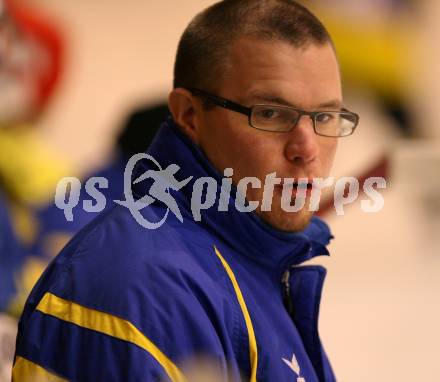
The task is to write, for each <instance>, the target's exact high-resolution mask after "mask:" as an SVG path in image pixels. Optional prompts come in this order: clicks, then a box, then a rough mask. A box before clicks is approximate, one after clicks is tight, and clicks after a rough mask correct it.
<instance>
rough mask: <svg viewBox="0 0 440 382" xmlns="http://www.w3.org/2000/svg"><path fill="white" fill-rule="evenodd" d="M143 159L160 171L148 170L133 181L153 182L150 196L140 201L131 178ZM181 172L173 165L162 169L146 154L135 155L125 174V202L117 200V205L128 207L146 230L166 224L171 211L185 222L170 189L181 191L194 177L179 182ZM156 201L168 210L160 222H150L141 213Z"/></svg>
mask: <svg viewBox="0 0 440 382" xmlns="http://www.w3.org/2000/svg"><path fill="white" fill-rule="evenodd" d="M141 159H148V160H150V161H151V162H153V163H154V164H155V165H156V167H157V168H158V169H157V170H151V169H150V170H147V171H145V172H144V173H143V174H142V175H141V176H140V177H138V178H137V179H135V180H134V181H133V184H137V183H140V182H142V181H144V180H146V179H151V180H153V184H152V185H151V187H150V190H149V192H148V194H147V195H144V196H143V197H142V198H140V199H138V200H134V197H133V191H132V188H131V177H132V174H133V170H134V166H135V165H136V163H137V162H138V161H139V160H141ZM179 170H180V167H179V166H178V165H176V164H171V165H169V166H168V167H167V168H165V169H162V167H161V165H160V164H159V162H157V161H156V160H155V159H154V158H153V157H152V156H151V155H148V154H145V153H139V154H136V155H133V156H132V157H131V158H130V160H129V161H128V163H127V166H126V167H125V172H124V196H125V200H115V203H118V204H120V205H121V206H124V207H127V208H128V209H129V210H130V213H131V215H132V216H133V217H134V218H135V220H136V221H137V222H138V223H139V224H140V225H141V226H142V227H144V228H148V229H156V228H159V227H160V226H161V225H162V224H163V223H165V220H166V219H167V217H168V213H169V212H170V211H171V212H172V213H173V214H174V215H175V216H176V217H177V219H179V221H180V222H183V217H182V213H181V212H180V209H179V206H178V204H177V202H176V200H175V199H174V197H173V196H172V195H171V194H170V189H172V190H174V191H179V190H180V189H181V188H183V187H185V185H186V184H188V182H189V181H190V180H191V179H192V176H190V177H189V178H187V179H185V180H182V181H180V182H179V181H177V179H176V177H175V175H176V173H177V171H179ZM156 201H159V202H162V203H163V204H165V206H166V207H167V209H166V212H165V214H164V216H163V217H162V219H161V220H159V221H158V222H150V221H148V220H147V219H145V218H144V216H143V215H142V214H141V212H140V211H141V210H142V209H143V208H145V207H148V206H149V205H150V204H152V203H154V202H156Z"/></svg>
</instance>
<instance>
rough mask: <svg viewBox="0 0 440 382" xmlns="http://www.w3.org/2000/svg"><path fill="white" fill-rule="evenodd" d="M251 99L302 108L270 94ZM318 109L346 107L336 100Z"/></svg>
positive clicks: (255, 96)
mask: <svg viewBox="0 0 440 382" xmlns="http://www.w3.org/2000/svg"><path fill="white" fill-rule="evenodd" d="M251 98H252V99H255V100H260V101H263V102H269V103H275V104H277V105H282V106H290V107H294V108H297V109H300V107H298V105H294V104H292V103H291V102H288V101H286V100H285V99H283V98H280V97H277V96H272V95H269V94H253V95H251ZM316 108H318V109H320V108H335V109H338V110H342V109H343V108H344V105H343V102H342V101H340V100H337V99H334V100H330V101H326V102H322V103H320V104H319V105H317V106H316Z"/></svg>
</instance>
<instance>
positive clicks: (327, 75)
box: [220, 37, 342, 108]
mask: <svg viewBox="0 0 440 382" xmlns="http://www.w3.org/2000/svg"><path fill="white" fill-rule="evenodd" d="M227 62H228V63H227V65H226V67H225V71H224V75H223V78H222V82H221V86H220V88H221V90H222V94H224V95H228V96H235V97H236V98H235V99H237V100H240V101H242V102H251V101H252V100H253V98H255V96H259V95H261V94H263V95H272V96H274V97H278V98H283V99H286V100H287V101H288V102H290V103H292V104H295V105H296V106H301V107H304V108H309V107H313V106H314V105H317V104H322V103H325V102H327V101H329V100H335V99H336V100H338V99H339V100H341V102H342V90H341V79H340V74H339V66H338V62H337V59H336V55H335V52H334V50H333V47H332V46H331V45H330V44H324V45H318V44H308V45H306V46H304V47H295V46H292V45H290V44H288V43H287V42H283V41H266V40H261V39H256V38H250V37H246V38H240V39H238V40H236V41H235V42H234V43H233V44H232V47H231V50H230V54H229V57H228V60H227Z"/></svg>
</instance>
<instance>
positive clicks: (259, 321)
mask: <svg viewBox="0 0 440 382" xmlns="http://www.w3.org/2000/svg"><path fill="white" fill-rule="evenodd" d="M149 153H150V155H152V156H153V157H154V158H155V159H156V160H157V161H158V162H159V163H160V164H161V166H162V168H165V167H167V166H168V165H170V164H173V163H174V164H178V165H179V166H180V170H179V171H178V172H177V174H176V178H178V179H179V180H181V179H182V180H183V179H186V178H188V177H189V176H193V177H194V178H193V179H192V181H191V182H190V183H188V184H187V185H186V186H185V187H184V188H183V189H182V190H180V191H172V190H170V194H171V195H172V196H173V197H174V198H175V199H176V201H177V203H178V206H179V209H180V211H181V213H182V216H183V223H182V222H181V221H179V220H178V219H177V218H176V217H175V216H174V215H173V214H172V213H170V214H169V215H168V218H167V220H166V222H165V224H163V225H162V226H161V227H160V228H158V229H155V230H149V229H145V228H143V227H142V226H141V225H139V224H138V223H137V222H136V221H135V219H134V218H133V217H132V215H131V213H130V211H129V210H128V209H127V208H125V207H123V206H116V207H115V208H113V209H111V210H110V211H107V212H106V213H104V214H102V215H100V216H99V217H98V218H97V219H96V220H95V221H93V222H92V223H91V224H89V225H88V226H87V227H85V228H84V229H83V230H82V231H81V232H80V233H79V234H78V235H76V237H75V238H74V239H73V240H72V241H71V242H70V243H69V244H68V245H67V246H66V247H65V248H64V250H63V251H62V252H61V253H60V254H59V255H58V256H57V258H56V259H55V260H54V261H53V262H52V264H51V265H50V266H49V268H48V269H47V270H46V272H45V273H44V274H43V276H42V277H41V279H40V280H39V282H38V283H37V285H36V286H35V288H34V290H33V291H32V293H31V295H30V297H29V299H28V301H27V304H26V307H25V310H24V312H23V315H22V317H21V320H20V324H19V334H18V338H17V349H16V358H15V365H14V370H13V373H14V377H13V378H14V381H20V382H21V381H26V376H30V375H33V374H36V375H41V376H42V377H45V378H47V379H49V378H52V379H49V380H57V381H58V380H60V381H63V380H68V381H93V382H95V381H106V382H107V381H169V380H171V381H184V380H185V376H184V371H183V370H182V365H184V364H185V363H186V362H188V361H189V360H191V359H192V358H194V357H198V356H204V357H206V356H208V357H209V358H210V360H211V361H212V362H213V364H214V365H215V367H216V368H217V369H218V371H219V372H220V373H222V375H223V376H224V380H225V381H226V380H232V381H239V380H245V381H257V380H258V381H271V382H283V381H286V382H287V381H289V382H290V381H297V382H301V381H302V382H304V381H306V382H318V381H326V382H330V381H334V380H335V379H334V376H333V373H332V371H331V367H330V365H329V362H328V360H327V357H326V355H325V353H324V351H323V348H322V346H321V342H320V339H319V336H318V312H319V304H320V297H321V290H322V286H323V281H324V277H325V270H324V268H322V267H320V266H299V265H300V264H301V263H302V262H304V261H305V260H308V259H311V258H313V257H315V256H319V255H328V252H327V249H326V247H325V246H326V245H327V244H328V242H329V240H330V239H331V234H330V232H329V229H328V227H327V226H326V224H325V223H323V222H322V221H321V220H319V219H318V218H313V220H312V222H311V224H310V225H309V226H308V227H307V228H306V230H305V231H304V232H303V233H296V234H290V233H283V232H279V231H277V230H275V229H273V228H270V227H268V226H267V225H266V224H264V223H263V222H262V221H261V220H260V219H259V218H258V217H257V215H255V214H253V213H242V212H238V211H237V210H236V209H235V208H233V203H234V200H233V197H231V199H230V200H229V203H230V208H229V212H219V211H218V208H217V207H218V206H216V205H214V206H213V207H212V208H210V209H208V210H206V211H203V212H202V221H201V222H196V221H194V219H193V217H192V213H191V209H190V202H189V201H190V197H191V191H192V186H193V183H194V180H195V179H197V178H200V177H204V176H211V177H214V178H215V179H216V180H217V181H218V185H219V186H218V187H219V189H220V184H221V177H220V174H219V173H218V172H217V171H216V170H215V169H214V168H213V167H212V166H211V164H210V163H209V162H208V160H207V159H206V157H205V156H204V155H203V153H202V152H201V151H200V150H199V149H198V148H197V147H196V146H195V145H194V144H192V143H191V142H190V140H189V139H188V138H187V137H186V136H185V135H184V134H182V133H181V132H180V130H179V129H178V127H176V126H175V125H174V123H173V122H172V121H171V119H169V120H168V121H167V122H166V123H165V124H164V125H163V126H162V128H161V130H160V132H159V134H158V136H157V138H156V140H155V141H154V142H153V144H152V146H151V147H150V150H149ZM147 169H153V170H156V169H157V168H155V166H154V165H153V164H152V163H151V162H150V161H148V160H144V161H141V162H138V166H137V167H136V170H135V175H136V174H141V173H143V172H144V171H145V170H147ZM148 190H149V189H148V187H146V183H145V182H140V183H138V184H136V185H133V191H134V195H135V197H136V198H140V197H142V196H144V195H146V194H147V193H148ZM165 212H166V208H165V206H164V205H163V204H162V203H153V204H151V205H150V206H148V207H146V208H144V209H143V210H142V214H143V216H144V217H145V218H146V219H147V220H149V221H152V222H153V221H159V220H161V218H162V217H163V216H164V214H165ZM32 373H33V374H32ZM29 378H31V379H30V380H32V377H29ZM228 378H229V379H228Z"/></svg>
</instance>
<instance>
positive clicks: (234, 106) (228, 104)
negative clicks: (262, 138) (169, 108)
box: [186, 88, 360, 138]
mask: <svg viewBox="0 0 440 382" xmlns="http://www.w3.org/2000/svg"><path fill="white" fill-rule="evenodd" d="M186 90H188V91H190V92H191V93H193V94H194V95H198V96H201V97H205V98H206V99H207V100H209V101H211V102H212V103H214V105H216V106H220V107H222V108H224V109H227V110H232V111H235V112H237V113H240V114H244V115H246V116H247V117H248V123H249V126H250V127H252V128H253V129H256V130H260V131H267V132H269V133H289V132H291V131H292V130H293V129H294V128H295V127H296V125H297V124H298V122H299V121H300V119H301V117H302V116H303V115H307V116H309V117H310V119H311V120H312V122H313V131H314V132H315V134H316V135H319V136H321V137H326V138H345V137H349V136H350V135H353V133H354V131H355V130H356V128H357V126H358V124H359V119H360V117H359V115H358V114H356V113H354V112H352V111H349V110H347V109H345V108H343V109H342V110H327V111H325V110H319V111H306V110H301V109H297V108H295V107H293V106H285V105H271V104H256V105H252V106H251V107H247V106H243V105H240V104H239V103H237V102H234V101H231V100H228V99H226V98H223V97H220V96H217V95H214V94H211V93H209V92H206V91H204V90H201V89H197V88H186ZM256 106H269V107H270V106H277V107H282V108H285V109H291V110H294V111H296V112H298V113H299V116H298V119H297V120H296V121H295V124H293V125H292V127H291V128H290V130H287V131H271V130H265V129H260V128H258V127H255V126H253V125H252V112H253V109H254V107H256ZM323 113H341V114H350V115H352V116H354V117H355V122H356V123H355V125H354V127H353V129H352V131H351V132H350V134H347V135H336V136H335V135H325V134H321V133H318V132H317V131H316V116H317V115H318V114H323Z"/></svg>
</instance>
